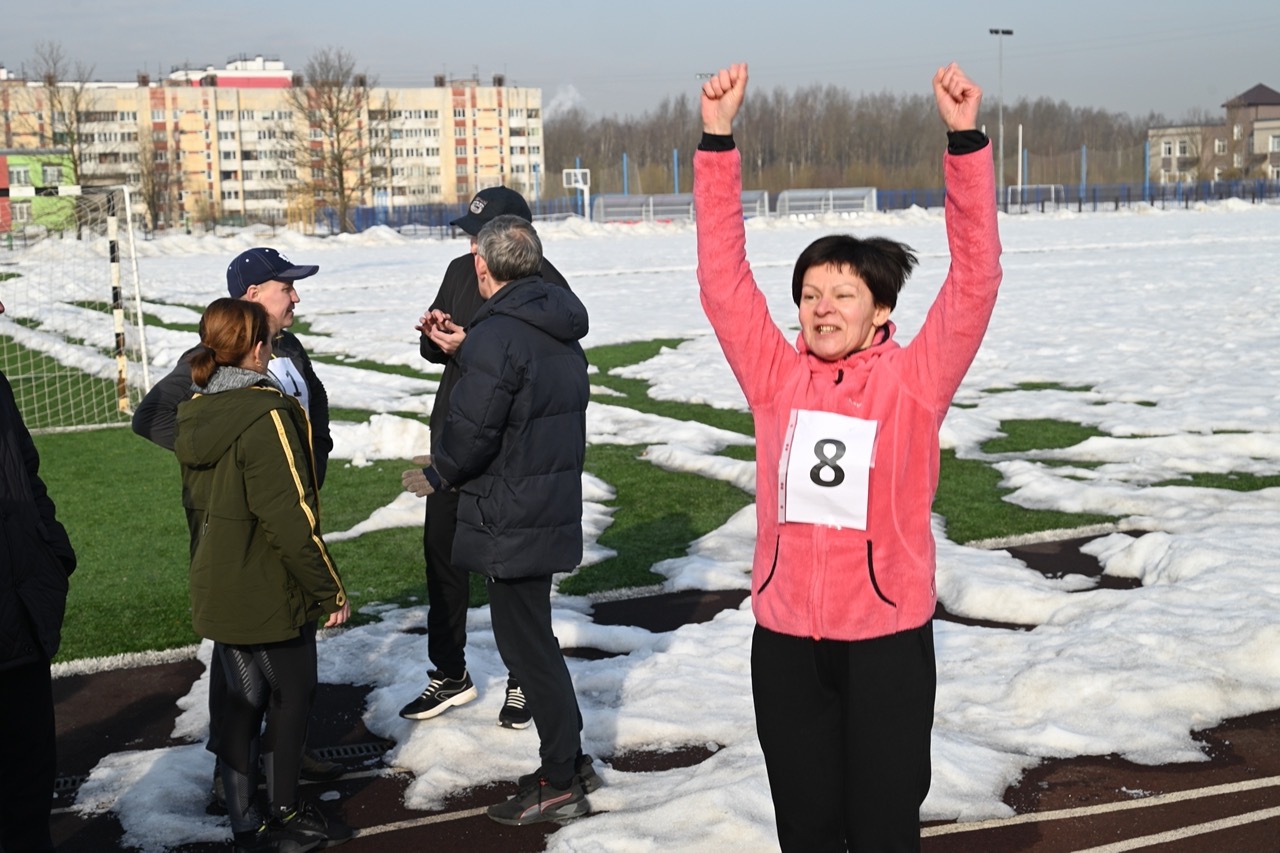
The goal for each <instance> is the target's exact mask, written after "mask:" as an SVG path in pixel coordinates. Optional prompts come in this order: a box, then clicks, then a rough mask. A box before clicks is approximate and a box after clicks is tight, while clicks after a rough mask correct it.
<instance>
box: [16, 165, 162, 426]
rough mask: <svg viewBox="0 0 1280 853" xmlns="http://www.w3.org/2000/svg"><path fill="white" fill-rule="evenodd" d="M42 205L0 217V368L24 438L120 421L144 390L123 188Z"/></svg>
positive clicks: (134, 275)
mask: <svg viewBox="0 0 1280 853" xmlns="http://www.w3.org/2000/svg"><path fill="white" fill-rule="evenodd" d="M61 189H63V190H65V189H67V188H66V187H62V188H61ZM43 201H45V202H50V203H53V202H57V203H62V204H63V205H64V207H62V208H58V209H56V210H54V209H52V208H46V211H45V212H44V213H43V214H42V215H41V216H38V217H35V219H34V221H33V222H27V223H25V224H21V225H20V224H19V223H17V222H14V223H12V226H13V227H12V228H10V230H7V231H6V230H4V229H5V228H6V226H7V225H8V223H6V222H4V221H3V220H0V302H3V303H4V307H5V313H4V314H3V315H0V370H3V371H4V374H5V376H6V377H7V378H8V379H9V384H10V385H12V386H13V391H14V395H15V396H16V397H17V400H18V406H19V408H20V409H21V410H22V416H23V419H24V420H25V421H26V424H27V427H28V429H30V430H31V431H32V432H62V431H68V430H76V429H93V428H97V427H102V426H120V425H124V424H127V423H128V422H129V419H130V417H131V415H132V413H133V407H134V405H135V404H136V403H137V402H138V401H139V400H140V399H141V398H142V395H143V394H144V393H145V391H146V389H147V387H149V385H150V377H149V376H148V375H147V368H146V364H147V358H146V339H145V335H144V332H143V317H142V310H141V292H140V289H139V284H138V267H137V256H136V253H135V251H134V249H135V246H134V238H133V229H132V226H131V223H130V217H129V216H128V213H127V212H128V211H129V209H130V199H129V192H128V189H127V188H125V187H104V188H93V189H90V188H87V187H86V188H84V189H83V190H82V191H81V194H80V195H79V196H66V195H65V194H64V197H58V198H45V199H43ZM41 223H47V224H41Z"/></svg>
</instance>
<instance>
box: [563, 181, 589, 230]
mask: <svg viewBox="0 0 1280 853" xmlns="http://www.w3.org/2000/svg"><path fill="white" fill-rule="evenodd" d="M561 177H562V180H563V181H564V188H565V189H567V190H577V191H578V192H580V193H582V215H583V216H585V217H586V218H587V221H588V222H590V221H591V170H590V169H564V170H562V172H561Z"/></svg>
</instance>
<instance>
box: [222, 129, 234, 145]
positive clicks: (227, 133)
mask: <svg viewBox="0 0 1280 853" xmlns="http://www.w3.org/2000/svg"><path fill="white" fill-rule="evenodd" d="M235 138H236V132H235V131H234V130H220V131H218V139H219V140H220V141H222V142H227V141H231V142H234V141H235Z"/></svg>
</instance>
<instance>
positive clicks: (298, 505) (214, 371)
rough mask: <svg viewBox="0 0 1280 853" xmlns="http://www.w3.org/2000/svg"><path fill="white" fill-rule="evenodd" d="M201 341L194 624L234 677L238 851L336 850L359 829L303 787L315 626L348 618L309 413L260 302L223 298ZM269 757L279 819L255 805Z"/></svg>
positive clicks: (193, 462)
mask: <svg viewBox="0 0 1280 853" xmlns="http://www.w3.org/2000/svg"><path fill="white" fill-rule="evenodd" d="M200 342H201V344H202V349H201V351H200V352H198V353H196V355H195V356H194V357H193V358H192V360H191V368H192V370H191V376H192V382H193V384H194V387H195V390H196V392H197V393H196V395H195V396H194V397H193V398H192V399H190V400H188V401H187V402H184V403H182V404H181V405H179V406H178V427H177V440H176V442H175V445H174V452H175V454H176V455H177V457H178V461H179V463H181V465H182V481H183V486H184V487H185V489H186V490H187V492H188V494H189V496H190V499H191V506H192V507H193V508H194V510H195V511H196V513H197V514H198V519H199V529H198V532H197V539H196V542H195V547H194V550H193V553H192V557H191V569H190V577H189V582H190V595H191V614H192V624H193V626H194V627H195V630H196V632H197V633H198V634H200V635H201V636H203V637H208V638H209V639H211V640H213V641H214V654H215V655H218V656H219V657H220V659H221V663H222V665H223V666H222V670H223V672H224V674H225V676H226V678H227V681H228V684H227V699H226V707H224V708H222V709H220V710H221V717H222V719H221V723H222V732H223V734H222V738H221V743H220V745H219V750H218V758H219V759H220V762H219V764H220V772H221V774H222V780H223V784H224V787H225V789H226V803H227V810H228V812H229V814H230V816H231V826H232V830H233V831H234V833H235V843H236V849H237V850H258V849H264V850H265V849H271V847H272V845H274V844H277V843H279V842H281V841H284V840H292V841H293V842H295V843H297V844H298V845H299V846H305V845H306V843H307V842H309V841H311V840H315V839H322V840H324V841H328V842H330V843H333V842H338V841H340V840H345V839H346V838H349V837H350V835H351V830H350V828H348V827H346V826H344V825H342V824H341V823H340V822H338V821H336V820H334V819H332V818H326V817H325V816H324V815H323V814H322V813H321V812H320V811H319V810H318V809H317V808H316V807H315V806H314V805H313V804H310V803H304V802H302V801H300V800H299V799H298V792H297V788H298V770H299V765H300V763H301V758H302V748H303V743H304V741H305V738H306V726H307V717H308V715H309V713H310V709H311V703H312V700H313V699H314V697H315V689H316V681H317V675H316V622H317V620H318V619H320V618H321V617H323V616H325V615H326V614H327V620H326V622H325V627H332V626H335V625H339V624H341V623H343V622H345V621H346V619H347V617H348V616H349V615H350V612H351V608H350V605H349V604H348V602H347V595H346V591H345V590H344V589H343V586H342V580H341V578H340V577H339V576H338V571H337V569H336V568H335V566H334V564H333V560H332V558H331V557H330V555H329V551H328V549H327V548H326V547H325V544H324V540H323V539H322V538H321V533H320V525H319V501H318V498H317V490H316V476H315V463H314V456H313V454H312V449H311V441H310V431H309V428H308V424H307V417H306V415H305V414H304V413H303V411H302V408H301V407H300V406H299V405H298V403H297V401H295V400H294V399H293V398H291V397H289V396H288V395H286V394H284V393H283V392H282V391H281V390H280V389H279V388H278V387H277V386H276V385H275V384H274V383H273V382H272V380H271V378H270V376H269V374H268V371H267V363H268V362H269V361H270V359H271V342H270V333H269V329H268V321H267V314H266V312H265V311H264V310H263V308H262V306H261V305H258V304H257V303H254V302H246V301H243V300H237V299H219V300H216V301H215V302H213V303H212V304H211V305H210V306H209V307H208V309H206V311H205V314H204V317H203V318H202V319H201V321H200ZM215 713H216V711H215ZM264 714H265V717H266V723H267V727H266V731H265V732H263V733H262V734H261V735H259V732H260V731H261V727H262V720H263V717H264ZM259 754H261V758H262V764H263V766H264V769H265V772H266V774H267V777H268V791H269V792H270V797H271V804H270V815H269V820H264V817H263V816H262V815H261V814H259V812H258V809H257V806H256V805H255V803H254V796H253V794H254V792H255V791H256V790H257V787H258V780H257V775H258V758H259Z"/></svg>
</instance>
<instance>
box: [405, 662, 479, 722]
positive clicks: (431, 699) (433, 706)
mask: <svg viewBox="0 0 1280 853" xmlns="http://www.w3.org/2000/svg"><path fill="white" fill-rule="evenodd" d="M427 674H428V675H430V676H431V683H430V684H428V685H427V689H426V690H423V691H422V695H421V696H419V697H418V698H417V699H414V700H413V701H412V702H410V703H409V704H408V705H405V706H404V707H403V708H401V709H400V716H402V717H404V718H405V719H406V720H429V719H431V718H432V717H434V716H437V715H439V714H443V713H444V712H445V711H447V710H449V709H450V708H452V707H453V706H454V705H465V704H467V703H468V702H470V701H471V700H473V699H475V698H476V697H477V696H479V695H480V694H479V693H477V692H476V686H475V685H474V684H472V683H471V676H470V675H469V674H468V673H466V672H464V673H462V677H461V678H445V677H444V675H443V674H442V673H440V672H439V671H437V670H434V669H433V670H431V671H430V672H429V673H427Z"/></svg>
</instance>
